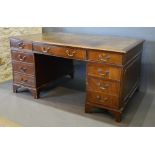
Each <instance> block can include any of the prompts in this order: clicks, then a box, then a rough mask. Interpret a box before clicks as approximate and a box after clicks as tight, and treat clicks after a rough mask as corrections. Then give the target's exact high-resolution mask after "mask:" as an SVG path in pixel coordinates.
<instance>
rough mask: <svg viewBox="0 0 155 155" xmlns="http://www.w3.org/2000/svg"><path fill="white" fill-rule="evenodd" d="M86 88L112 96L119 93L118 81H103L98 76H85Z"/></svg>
mask: <svg viewBox="0 0 155 155" xmlns="http://www.w3.org/2000/svg"><path fill="white" fill-rule="evenodd" d="M87 82H88V85H87V90H89V91H97V92H102V93H105V94H111V95H114V96H119V93H120V83H119V82H111V81H105V80H102V79H100V78H94V77H87Z"/></svg>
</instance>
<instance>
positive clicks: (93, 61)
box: [85, 50, 123, 121]
mask: <svg viewBox="0 0 155 155" xmlns="http://www.w3.org/2000/svg"><path fill="white" fill-rule="evenodd" d="M88 60H89V61H90V62H88V63H87V102H86V107H85V111H86V112H91V107H101V108H104V109H108V110H111V111H113V112H114V114H115V115H116V114H117V113H116V111H115V110H119V109H120V92H121V79H122V73H123V67H122V62H123V59H122V54H119V53H118V54H117V53H112V52H110V53H108V52H104V51H101V52H100V51H91V50H90V51H88ZM119 119H120V118H118V117H117V121H120V120H119Z"/></svg>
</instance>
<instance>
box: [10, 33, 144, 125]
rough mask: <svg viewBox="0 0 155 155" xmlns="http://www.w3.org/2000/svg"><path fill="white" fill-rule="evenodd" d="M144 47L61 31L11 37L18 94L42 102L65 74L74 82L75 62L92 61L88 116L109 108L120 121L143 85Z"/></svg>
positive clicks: (126, 40)
mask: <svg viewBox="0 0 155 155" xmlns="http://www.w3.org/2000/svg"><path fill="white" fill-rule="evenodd" d="M143 42H144V41H143V40H137V39H131V38H123V37H112V36H100V35H98V36H96V35H82V34H71V33H56V32H52V33H43V34H35V35H28V36H19V37H11V38H10V46H11V55H12V66H13V91H14V92H17V90H18V88H20V87H25V88H27V89H28V90H29V91H30V92H31V93H32V95H33V97H34V98H36V99H37V98H39V92H40V91H41V90H42V89H43V88H44V87H45V86H47V85H48V84H49V83H51V82H52V81H53V82H54V81H55V80H56V79H58V78H60V77H62V76H65V75H70V77H71V78H74V66H73V60H80V61H86V72H87V73H86V103H85V112H87V113H89V112H91V111H92V108H93V107H97V108H103V109H106V110H109V111H110V112H111V113H112V114H113V116H114V117H115V120H116V121H117V122H119V121H121V114H122V112H123V109H124V107H125V105H126V103H127V102H128V101H129V99H130V98H131V96H132V95H133V94H134V92H135V91H136V90H138V88H139V85H140V66H141V54H142V49H143Z"/></svg>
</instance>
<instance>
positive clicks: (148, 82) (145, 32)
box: [43, 27, 155, 93]
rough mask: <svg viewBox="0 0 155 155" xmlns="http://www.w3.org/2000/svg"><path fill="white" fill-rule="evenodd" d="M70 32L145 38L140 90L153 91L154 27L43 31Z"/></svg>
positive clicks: (154, 73)
mask: <svg viewBox="0 0 155 155" xmlns="http://www.w3.org/2000/svg"><path fill="white" fill-rule="evenodd" d="M52 31H61V32H71V33H89V34H99V35H104V34H106V35H119V36H128V37H134V38H140V39H145V40H146V41H145V44H144V50H143V57H142V74H141V91H143V93H146V92H148V93H149V92H151V93H154V92H155V68H154V66H155V28H154V27H140V28H139V27H132V28H131V27H117V28H115V27H76V28H73V27H59V28H56V27H45V28H43V32H52Z"/></svg>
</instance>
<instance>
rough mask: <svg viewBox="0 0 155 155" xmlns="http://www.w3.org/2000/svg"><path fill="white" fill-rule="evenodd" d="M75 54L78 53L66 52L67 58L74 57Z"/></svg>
mask: <svg viewBox="0 0 155 155" xmlns="http://www.w3.org/2000/svg"><path fill="white" fill-rule="evenodd" d="M75 53H76V51H69V50H66V54H67V56H69V57H73V56H74V54H75Z"/></svg>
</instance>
